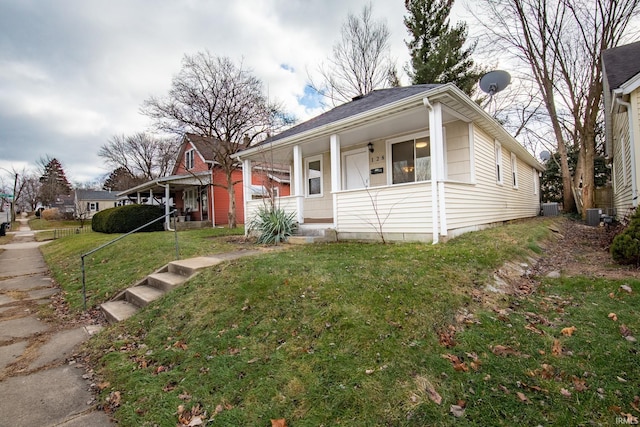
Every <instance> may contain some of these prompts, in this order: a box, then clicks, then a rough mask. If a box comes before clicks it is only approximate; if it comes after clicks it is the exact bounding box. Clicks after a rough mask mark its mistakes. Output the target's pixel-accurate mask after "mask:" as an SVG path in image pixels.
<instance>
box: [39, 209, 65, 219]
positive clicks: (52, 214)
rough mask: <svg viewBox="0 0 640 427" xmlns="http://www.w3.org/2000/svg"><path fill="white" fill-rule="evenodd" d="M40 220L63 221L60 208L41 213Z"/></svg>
mask: <svg viewBox="0 0 640 427" xmlns="http://www.w3.org/2000/svg"><path fill="white" fill-rule="evenodd" d="M40 218H42V219H45V220H47V221H57V220H60V219H62V215H61V214H60V211H59V210H58V208H52V209H45V210H43V211H42V212H41V213H40Z"/></svg>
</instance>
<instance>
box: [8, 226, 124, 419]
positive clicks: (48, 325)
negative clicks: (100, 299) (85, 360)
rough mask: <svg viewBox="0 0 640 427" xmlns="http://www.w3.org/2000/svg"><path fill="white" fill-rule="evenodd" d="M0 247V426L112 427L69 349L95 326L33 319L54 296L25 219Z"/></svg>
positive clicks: (53, 288) (87, 335) (83, 371)
mask: <svg viewBox="0 0 640 427" xmlns="http://www.w3.org/2000/svg"><path fill="white" fill-rule="evenodd" d="M18 221H20V223H21V226H20V228H19V230H18V231H16V232H12V231H10V232H9V233H8V234H13V235H14V238H13V241H12V242H11V243H10V244H6V245H0V250H2V251H0V396H1V398H0V414H2V416H1V417H0V427H5V426H6V427H9V426H12V427H15V426H25V427H26V426H51V427H53V426H60V427H80V426H96V427H102V426H113V425H114V424H113V423H112V422H111V421H110V420H109V417H108V416H107V415H106V414H105V413H104V412H101V411H98V410H97V409H96V402H95V401H94V396H93V394H92V393H91V391H90V390H91V384H90V382H89V381H88V380H87V379H85V378H88V377H89V376H88V375H85V370H84V369H83V366H81V364H78V363H76V362H75V360H74V359H73V355H74V350H75V349H76V348H77V347H78V345H79V344H80V343H82V342H84V341H85V340H87V339H88V338H89V336H90V335H91V333H94V332H95V331H96V330H97V329H98V327H97V326H95V325H84V326H83V325H79V324H77V323H74V324H71V325H69V324H64V323H62V322H60V321H55V320H54V321H43V320H42V319H39V318H38V306H39V305H42V304H50V303H51V298H52V297H53V296H54V295H55V294H56V293H57V292H59V289H58V288H57V287H56V286H55V285H54V283H53V281H52V280H51V278H50V277H49V276H48V275H47V273H48V269H47V266H46V264H45V262H44V260H43V258H42V254H41V253H40V250H39V249H38V246H40V245H41V244H42V243H39V242H35V240H34V234H33V232H32V231H31V230H30V229H29V226H28V224H27V220H26V219H24V218H22V219H18Z"/></svg>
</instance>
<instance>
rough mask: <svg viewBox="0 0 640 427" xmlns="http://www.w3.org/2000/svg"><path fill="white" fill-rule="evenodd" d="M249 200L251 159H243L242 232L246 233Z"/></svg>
mask: <svg viewBox="0 0 640 427" xmlns="http://www.w3.org/2000/svg"><path fill="white" fill-rule="evenodd" d="M249 200H251V160H249V159H245V160H243V161H242V203H243V204H244V223H245V228H244V232H245V234H247V232H248V230H249V228H248V227H247V226H246V225H247V224H248V223H249V220H250V219H249V210H248V209H247V208H248V206H249V205H248V203H249Z"/></svg>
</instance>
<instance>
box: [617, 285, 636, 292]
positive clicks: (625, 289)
mask: <svg viewBox="0 0 640 427" xmlns="http://www.w3.org/2000/svg"><path fill="white" fill-rule="evenodd" d="M620 289H622V290H623V291H625V292H627V293H632V292H633V289H631V286H629V285H622V286H620Z"/></svg>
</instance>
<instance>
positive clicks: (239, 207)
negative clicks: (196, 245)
mask: <svg viewBox="0 0 640 427" xmlns="http://www.w3.org/2000/svg"><path fill="white" fill-rule="evenodd" d="M216 141H217V140H216V139H215V138H212V137H203V136H198V135H194V134H185V136H184V138H183V141H182V145H181V147H180V150H179V151H178V157H177V159H176V163H175V166H174V168H173V171H172V173H171V175H170V176H167V177H162V178H157V179H155V180H153V181H149V182H146V183H144V184H141V185H139V186H137V187H133V188H130V189H128V190H126V191H123V192H120V193H119V195H120V196H127V197H129V198H130V199H133V200H135V201H136V202H138V203H150V204H164V200H165V199H167V198H169V200H170V206H169V207H170V208H175V209H177V210H178V218H179V222H185V224H182V225H180V226H179V227H180V228H193V227H204V226H212V225H213V226H219V225H227V224H228V222H229V220H228V213H229V193H228V191H227V188H226V182H227V180H226V176H225V173H224V171H223V170H222V168H221V167H220V166H219V165H218V164H217V163H216V162H215V161H214V152H213V146H214V144H215V143H216ZM232 179H233V181H234V182H235V185H234V189H235V201H236V222H237V223H238V224H243V223H244V189H243V184H242V179H243V175H242V167H241V165H240V164H239V165H238V168H237V169H236V170H234V171H233V172H232ZM250 191H251V199H256V198H263V197H266V196H267V195H268V194H269V193H270V192H271V191H273V192H275V194H276V195H277V196H288V195H289V170H288V166H287V167H286V169H284V170H283V169H281V168H279V167H277V166H274V165H266V164H264V165H263V166H262V167H260V166H258V167H255V166H254V168H253V171H252V185H251V188H250ZM186 223H190V224H186Z"/></svg>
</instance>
